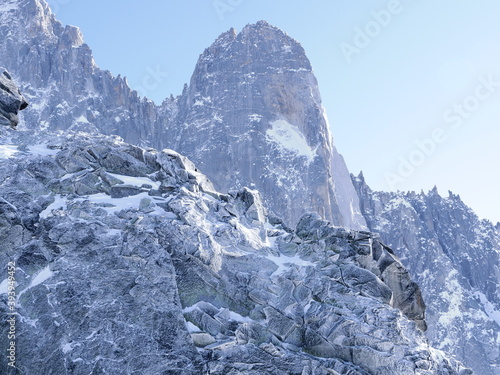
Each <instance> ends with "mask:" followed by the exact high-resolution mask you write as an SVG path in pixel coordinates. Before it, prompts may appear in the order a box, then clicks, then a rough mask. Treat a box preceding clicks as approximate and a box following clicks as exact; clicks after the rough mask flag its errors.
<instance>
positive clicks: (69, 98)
mask: <svg viewBox="0 0 500 375" xmlns="http://www.w3.org/2000/svg"><path fill="white" fill-rule="evenodd" d="M0 39H1V43H0V56H1V57H2V64H3V65H4V66H5V67H6V68H7V69H8V70H9V71H10V72H11V73H12V75H13V76H14V77H15V79H16V80H17V81H18V82H19V84H20V87H21V89H22V92H23V93H24V95H25V96H26V98H27V99H28V100H29V102H30V103H31V108H30V110H29V111H26V113H25V114H24V119H25V122H24V124H25V125H24V126H26V128H29V129H32V130H33V131H57V130H74V131H79V130H82V131H86V132H96V133H102V134H118V135H120V136H122V137H123V138H124V139H126V140H127V141H129V142H132V143H134V144H142V145H146V144H147V145H154V146H157V147H161V145H160V144H159V143H155V141H158V140H160V139H164V137H163V136H162V134H163V133H162V129H163V128H164V127H165V123H166V122H168V119H164V120H161V121H160V120H159V118H158V108H157V107H156V106H155V105H154V103H153V102H152V101H150V100H147V99H140V98H139V97H138V95H137V92H135V91H133V90H131V89H130V88H129V87H128V85H127V82H126V79H124V78H121V77H120V76H118V77H113V76H112V75H111V73H110V72H108V71H103V70H101V69H99V68H98V67H97V66H96V65H95V63H94V60H93V57H92V51H91V50H90V48H89V46H88V45H87V44H85V43H84V42H83V36H82V35H81V33H80V31H79V30H78V28H76V27H73V26H63V25H62V24H61V23H60V22H59V21H57V20H56V19H55V17H54V15H53V14H52V13H51V11H50V8H49V7H48V5H47V3H46V2H45V1H44V0H42V1H38V0H5V1H3V2H2V5H1V6H0ZM167 102H168V100H167V101H166V103H165V105H166V106H167ZM167 112H168V111H163V117H164V118H166V117H168V113H167ZM160 123H161V124H160Z"/></svg>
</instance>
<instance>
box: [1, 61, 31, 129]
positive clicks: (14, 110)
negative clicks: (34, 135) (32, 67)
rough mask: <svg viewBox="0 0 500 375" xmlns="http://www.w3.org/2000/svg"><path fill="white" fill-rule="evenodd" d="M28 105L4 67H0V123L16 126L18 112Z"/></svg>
mask: <svg viewBox="0 0 500 375" xmlns="http://www.w3.org/2000/svg"><path fill="white" fill-rule="evenodd" d="M27 106H28V103H27V102H26V99H24V97H23V96H22V94H21V91H20V90H19V88H18V87H17V86H16V85H15V84H14V82H13V81H12V77H11V76H10V74H9V72H7V70H5V68H2V67H0V125H4V126H10V127H11V128H14V129H15V128H16V127H17V124H18V123H19V117H18V115H17V114H18V112H19V111H21V110H23V109H25V108H26V107H27Z"/></svg>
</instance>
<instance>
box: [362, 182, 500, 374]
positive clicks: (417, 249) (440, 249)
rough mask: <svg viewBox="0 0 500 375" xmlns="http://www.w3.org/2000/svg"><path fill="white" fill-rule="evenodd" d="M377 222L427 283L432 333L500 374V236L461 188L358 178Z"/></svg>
mask: <svg viewBox="0 0 500 375" xmlns="http://www.w3.org/2000/svg"><path fill="white" fill-rule="evenodd" d="M353 181H354V185H355V186H356V189H357V191H358V193H359V196H360V200H361V210H362V212H363V214H364V215H365V218H366V221H367V223H368V226H369V228H370V230H372V231H376V232H377V233H380V236H381V239H382V241H383V242H385V243H386V244H388V245H389V246H390V247H391V248H393V249H394V251H395V253H396V254H398V256H400V257H401V260H402V263H403V264H404V265H405V266H406V267H407V268H408V269H409V270H410V272H411V274H412V275H413V277H415V280H416V281H417V283H418V284H419V285H420V286H421V288H422V293H423V296H424V299H425V301H426V303H427V322H428V325H429V330H428V332H427V335H428V337H429V339H430V342H431V343H432V344H433V345H434V346H436V347H437V348H439V349H442V350H445V351H447V352H449V353H453V354H455V355H456V357H457V358H460V360H462V361H463V362H464V363H466V364H467V365H468V366H470V367H472V368H473V369H474V370H475V371H476V372H477V373H478V374H500V351H499V347H500V268H499V267H500V237H499V234H498V230H497V228H496V227H495V226H494V225H493V224H492V223H491V222H489V221H487V220H479V219H478V217H477V215H476V214H474V212H473V211H472V210H471V209H470V208H469V207H467V206H466V205H465V204H464V203H463V202H462V201H461V199H460V197H459V196H458V195H455V194H452V193H451V192H450V194H449V196H448V197H446V198H443V197H441V196H440V195H439V194H438V192H437V189H434V190H432V191H430V192H429V193H427V194H425V193H423V192H422V193H420V194H416V193H413V192H412V193H385V192H376V191H372V190H371V189H370V188H369V187H368V186H367V185H366V182H365V181H364V178H363V177H362V175H361V176H359V177H357V178H354V179H353Z"/></svg>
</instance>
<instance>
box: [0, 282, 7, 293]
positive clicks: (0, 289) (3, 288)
mask: <svg viewBox="0 0 500 375" xmlns="http://www.w3.org/2000/svg"><path fill="white" fill-rule="evenodd" d="M8 287H9V279H5V280H4V281H2V282H1V283H0V294H7V292H8V291H9V290H8Z"/></svg>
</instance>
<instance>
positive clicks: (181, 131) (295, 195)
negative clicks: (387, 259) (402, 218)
mask: <svg viewBox="0 0 500 375" xmlns="http://www.w3.org/2000/svg"><path fill="white" fill-rule="evenodd" d="M5 1H6V3H5V4H4V5H3V7H1V8H0V19H1V21H2V22H0V40H1V41H2V42H0V56H2V59H3V61H2V63H3V64H4V65H5V66H6V67H7V68H8V69H10V71H11V72H14V76H15V77H16V80H17V81H18V82H19V83H20V84H21V88H22V90H23V92H24V93H25V95H26V96H27V98H28V99H29V101H30V103H32V106H31V109H30V110H29V111H27V113H26V115H25V126H26V127H27V128H30V129H32V130H34V131H56V130H64V131H66V130H72V131H85V132H94V133H102V134H107V135H109V134H115V135H119V136H120V137H122V138H123V139H124V140H125V141H127V142H130V143H132V144H136V145H139V146H150V147H155V148H158V149H163V148H166V147H167V148H170V149H174V150H177V151H179V152H181V153H182V154H183V155H186V156H187V157H189V158H190V159H192V160H193V161H194V162H195V163H196V165H197V166H198V167H199V168H200V170H201V171H202V172H203V173H205V174H206V175H207V176H209V177H210V178H211V179H212V181H214V182H215V183H216V185H217V186H216V187H217V188H218V189H219V190H221V191H224V192H228V191H229V190H231V189H233V188H238V189H239V188H242V187H243V186H251V187H255V188H257V189H259V190H260V191H261V193H262V196H263V199H264V201H265V203H266V204H267V205H268V207H269V208H270V210H271V211H273V212H274V213H275V214H276V215H278V216H280V217H282V218H283V219H284V220H285V221H286V222H288V223H289V225H295V224H296V223H297V221H298V219H299V217H300V216H301V215H302V214H303V213H306V212H318V213H319V214H321V215H322V217H324V218H326V219H328V220H332V222H334V223H335V224H337V225H343V226H347V227H350V228H354V229H364V228H366V223H365V222H364V218H363V216H362V215H361V213H360V212H359V210H358V207H359V202H358V197H357V195H356V192H355V190H354V187H353V186H352V183H351V180H350V178H349V173H348V172H347V168H346V166H345V163H344V161H343V159H342V157H341V156H340V155H339V154H338V153H337V151H336V149H335V147H334V145H333V141H332V137H331V134H330V129H329V126H328V120H327V118H326V114H325V112H324V109H323V107H322V105H321V98H320V94H319V90H318V85H317V81H316V78H315V77H314V74H313V72H312V68H311V64H310V62H309V60H308V59H307V57H306V56H305V53H304V50H303V48H302V46H301V45H300V44H299V43H298V42H297V41H295V40H294V39H292V38H291V37H289V36H287V35H286V34H285V33H283V32H282V31H281V30H279V29H277V28H275V27H273V26H271V25H269V24H267V23H266V22H259V23H257V24H256V25H249V26H247V27H245V28H244V29H243V30H242V31H241V32H240V33H239V34H236V32H235V31H234V30H233V29H232V30H230V31H229V32H226V33H224V34H223V35H221V36H220V37H219V38H218V39H217V40H216V41H215V43H214V44H213V45H212V46H211V47H209V48H208V49H207V50H206V51H205V52H204V53H203V54H202V55H201V57H200V60H199V61H198V64H197V66H196V69H195V72H194V73H193V76H192V78H191V83H190V85H189V86H186V88H185V90H184V91H183V92H182V94H181V95H180V96H178V97H176V98H174V97H171V98H169V99H166V100H165V101H164V102H163V103H162V104H161V105H160V106H157V105H155V104H154V103H153V102H152V101H150V100H147V99H141V98H139V96H138V94H137V92H136V91H133V90H131V89H130V88H129V87H128V84H127V81H126V80H125V79H123V78H121V77H120V76H118V77H113V76H112V75H111V74H110V73H109V72H107V71H102V70H101V69H99V68H98V67H97V66H96V65H95V63H94V60H93V57H92V52H91V50H90V48H89V46H88V45H87V44H85V43H84V41H83V37H82V35H81V33H80V31H79V30H78V29H77V28H75V27H73V26H66V27H64V26H63V25H62V24H61V23H60V22H58V21H57V20H56V19H55V17H54V15H53V14H52V13H51V11H50V8H49V7H48V5H47V4H46V2H45V0H40V1H38V0H37V1H35V0H5ZM21 25H23V26H21ZM157 78H158V77H157ZM160 78H161V77H160ZM209 161H210V162H209Z"/></svg>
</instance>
